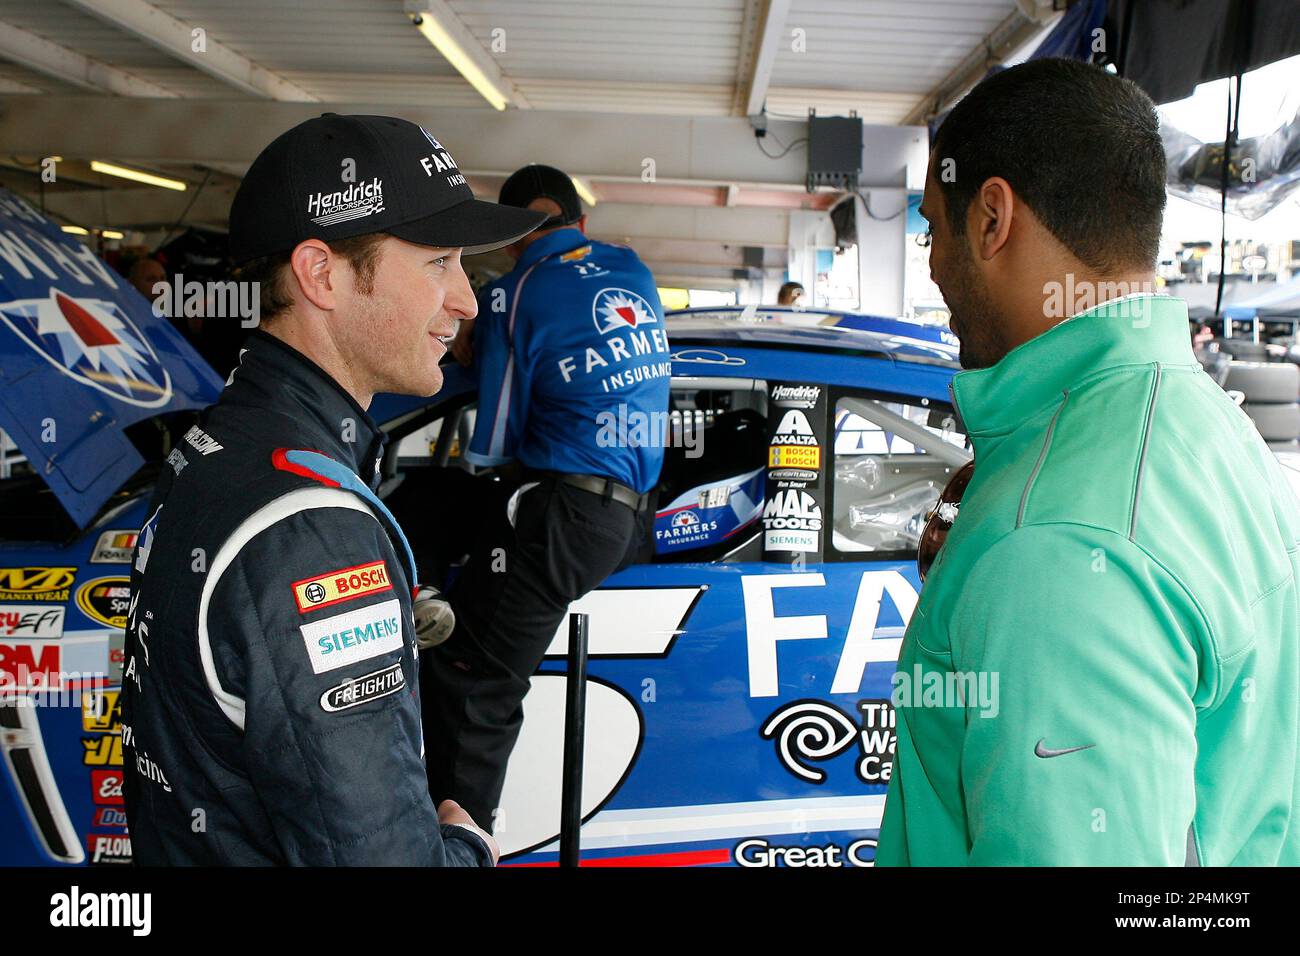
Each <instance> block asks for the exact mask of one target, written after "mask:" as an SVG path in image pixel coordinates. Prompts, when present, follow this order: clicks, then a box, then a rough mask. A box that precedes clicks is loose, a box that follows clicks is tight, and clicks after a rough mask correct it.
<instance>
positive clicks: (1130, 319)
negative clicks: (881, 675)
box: [876, 296, 1300, 866]
mask: <svg viewBox="0 0 1300 956" xmlns="http://www.w3.org/2000/svg"><path fill="white" fill-rule="evenodd" d="M953 397H954V401H955V403H956V405H957V408H958V411H959V412H960V414H961V416H962V419H963V421H964V422H965V424H966V428H967V431H968V433H969V434H970V436H971V440H972V443H973V445H974V451H975V473H974V476H973V478H972V479H971V482H970V485H969V487H968V488H967V491H966V495H965V498H964V500H963V501H962V504H961V508H960V511H959V514H958V517H957V520H956V523H955V524H954V526H953V528H952V530H951V532H950V533H949V535H948V539H947V542H946V543H945V544H944V546H943V548H942V550H941V551H940V553H939V556H938V558H937V560H936V561H935V564H934V566H933V567H932V568H931V570H930V573H929V575H928V576H927V579H926V582H925V586H924V588H923V589H922V591H921V596H920V600H919V602H918V604H917V607H916V611H915V613H914V614H913V616H912V619H911V621H910V622H909V624H908V628H907V634H906V636H905V638H904V641H903V647H902V653H901V655H900V658H899V663H898V671H897V672H896V674H895V676H894V703H895V707H896V708H897V721H898V724H897V729H898V743H897V752H896V755H895V759H894V767H893V775H892V779H891V780H890V785H889V796H888V799H887V802H886V804H885V813H884V820H883V822H882V825H881V831H880V839H879V847H878V849H877V854H876V862H877V864H878V865H891V864H892V865H908V864H911V865H938V866H953V865H965V864H970V865H1121V866H1123V865H1141V866H1147V865H1171V866H1172V865H1178V866H1181V865H1183V864H1184V863H1188V864H1198V863H1199V864H1201V865H1212V866H1221V865H1229V864H1238V865H1275V864H1283V865H1292V866H1294V865H1297V864H1300V803H1298V799H1300V798H1298V796H1297V795H1298V794H1300V779H1298V777H1297V768H1298V766H1300V763H1298V761H1297V749H1298V747H1300V744H1298V740H1300V728H1298V727H1297V723H1298V721H1300V617H1298V615H1297V580H1300V578H1298V577H1297V549H1298V542H1300V515H1298V514H1297V506H1296V499H1295V497H1294V495H1293V493H1292V491H1291V488H1290V486H1289V485H1288V483H1287V480H1286V478H1285V477H1284V475H1283V474H1282V470H1281V467H1280V466H1279V465H1278V463H1277V461H1276V460H1275V459H1274V457H1273V455H1272V453H1271V452H1270V451H1269V449H1268V447H1267V446H1266V445H1265V444H1264V442H1263V441H1262V440H1261V439H1260V437H1259V434H1258V433H1257V432H1256V430H1255V428H1254V426H1253V425H1252V423H1251V421H1250V420H1249V418H1247V416H1246V415H1245V414H1244V413H1243V412H1242V411H1241V410H1240V409H1238V408H1237V407H1236V406H1235V405H1234V404H1233V403H1232V401H1231V400H1230V399H1229V398H1228V397H1227V395H1226V394H1225V393H1224V392H1223V391H1222V389H1220V388H1219V387H1218V386H1217V385H1215V383H1214V382H1213V381H1212V380H1211V379H1210V378H1209V377H1208V376H1207V375H1206V374H1205V373H1204V372H1203V371H1202V369H1201V367H1200V365H1199V364H1198V363H1197V362H1196V359H1195V358H1194V356H1193V355H1192V350H1191V344H1190V341H1189V335H1188V325H1187V307H1186V304H1185V303H1183V302H1182V301H1181V300H1178V299H1172V298H1168V297H1164V296H1135V297H1126V298H1124V299H1117V300H1113V301H1111V302H1107V303H1103V304H1102V305H1101V306H1098V307H1097V308H1095V309H1091V310H1089V311H1087V312H1084V313H1081V314H1080V315H1077V316H1075V317H1073V318H1070V319H1068V320H1066V321H1064V322H1062V323H1061V324H1059V325H1057V326H1055V327H1054V328H1052V329H1050V330H1049V331H1047V332H1046V333H1044V334H1042V335H1040V336H1038V337H1037V338H1035V339H1032V340H1030V341H1029V342H1026V343H1024V344H1023V345H1021V346H1019V347H1018V348H1016V349H1015V350H1013V351H1012V352H1010V353H1009V354H1008V355H1007V356H1006V357H1005V358H1003V359H1002V361H1000V362H999V363H998V364H997V365H995V366H993V367H992V368H988V369H980V370H977V371H971V372H964V373H961V374H959V375H957V376H956V377H955V378H954V380H953Z"/></svg>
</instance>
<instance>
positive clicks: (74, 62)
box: [0, 23, 177, 102]
mask: <svg viewBox="0 0 1300 956" xmlns="http://www.w3.org/2000/svg"><path fill="white" fill-rule="evenodd" d="M0 56H3V57H4V58H5V59H8V60H13V61H14V62H15V63H17V64H19V65H20V66H25V67H27V69H29V70H34V71H36V72H37V73H42V74H44V75H46V76H50V77H53V78H54V79H56V80H61V81H62V82H64V83H71V84H73V85H74V86H80V87H81V88H82V89H86V90H94V91H96V92H99V93H114V94H116V95H117V96H138V97H157V98H159V99H175V98H176V96H177V94H176V93H174V92H172V91H171V90H167V89H163V87H161V86H158V85H157V84H156V83H150V82H149V81H148V80H144V79H141V78H140V77H138V76H132V75H131V74H130V73H126V72H124V71H123V70H119V69H118V68H117V67H113V66H109V65H108V64H106V63H100V62H99V61H98V60H92V59H90V58H89V57H85V56H82V55H81V54H80V53H77V52H76V51H75V50H69V49H68V48H67V47H63V46H59V45H58V44H57V43H51V42H50V41H49V40H47V39H45V38H44V37H39V36H37V35H36V34H35V33H31V32H30V31H28V30H23V29H21V28H20V27H16V26H14V25H13V24H12V23H0ZM39 99H40V102H44V101H45V97H40V98H39Z"/></svg>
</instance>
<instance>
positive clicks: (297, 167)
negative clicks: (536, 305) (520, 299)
mask: <svg viewBox="0 0 1300 956" xmlns="http://www.w3.org/2000/svg"><path fill="white" fill-rule="evenodd" d="M545 219H546V214H545V213H541V212H535V211H532V210H528V209H518V208H515V207H513V206H509V205H499V204H497V203H491V202H483V201H482V200H479V199H475V198H474V193H473V191H472V190H471V189H470V187H469V184H468V183H466V182H465V177H464V175H463V174H462V173H461V171H460V169H458V168H457V166H456V161H455V160H454V159H453V158H452V157H451V154H450V153H449V152H448V151H447V149H446V148H445V147H444V146H443V145H442V143H440V142H438V140H436V139H434V137H433V136H432V135H430V134H429V132H428V131H427V130H425V129H424V127H422V126H417V125H416V124H415V123H411V122H409V121H407V120H404V119H398V118H396V117H393V116H342V115H340V114H338V113H326V114H324V115H323V116H319V117H317V118H315V119H309V120H307V121H306V122H305V123H300V124H298V125H297V126H295V127H294V128H293V129H291V130H289V131H288V132H287V133H283V134H281V135H280V136H278V137H277V138H276V139H275V140H274V142H272V143H271V145H270V146H268V147H266V149H264V150H262V152H261V154H260V155H259V156H258V157H257V159H255V160H253V165H252V166H250V167H249V170H248V173H247V175H245V176H244V181H243V182H242V183H240V186H239V191H238V192H237V193H235V200H234V202H233V203H232V204H231V206H230V256H231V258H232V259H234V260H235V261H236V262H247V261H248V260H250V259H256V258H259V257H261V256H268V255H273V254H274V253H278V252H288V251H289V250H290V249H292V248H293V247H294V246H296V245H298V243H300V242H302V241H303V240H304V239H320V240H322V241H323V242H329V241H330V240H331V239H348V238H350V237H352V236H361V235H365V234H367V233H372V232H386V233H389V234H390V235H394V236H397V237H398V238H399V239H405V240H407V241H408V242H416V243H420V244H421V245H426V246H439V247H444V248H449V249H457V248H458V249H463V250H464V254H465V255H473V254H474V253H476V252H488V251H490V250H492V249H498V248H500V247H501V246H505V245H509V244H510V243H512V242H514V241H516V240H517V239H521V238H522V237H524V236H526V235H528V233H530V232H532V231H533V230H534V229H536V228H537V227H538V226H539V225H541V223H542V221H543V220H545Z"/></svg>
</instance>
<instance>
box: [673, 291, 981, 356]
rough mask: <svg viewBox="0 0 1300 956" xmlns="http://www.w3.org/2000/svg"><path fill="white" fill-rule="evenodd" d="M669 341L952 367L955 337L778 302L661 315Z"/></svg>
mask: <svg viewBox="0 0 1300 956" xmlns="http://www.w3.org/2000/svg"><path fill="white" fill-rule="evenodd" d="M666 323H667V328H668V336H669V340H670V341H671V342H672V343H673V344H674V352H676V351H677V348H676V346H677V345H678V344H680V343H684V342H712V343H716V344H735V345H749V346H756V347H762V346H788V347H791V348H796V349H803V350H812V351H820V352H826V351H834V352H840V353H849V354H854V353H856V354H858V355H860V356H864V357H872V358H887V359H890V360H892V361H894V362H911V363H916V364H920V365H935V366H940V367H945V368H950V369H952V370H953V371H956V370H957V369H959V368H960V366H959V364H958V362H957V351H958V342H957V337H956V336H954V335H953V334H952V332H950V331H948V329H946V328H940V327H937V326H933V325H923V324H921V323H919V322H910V321H908V320H906V319H897V318H889V317H886V316H879V315H869V314H865V313H856V312H840V311H833V310H825V309H797V308H789V307H783V306H727V307H721V308H709V309H681V310H678V311H674V312H669V313H668V314H667V316H666Z"/></svg>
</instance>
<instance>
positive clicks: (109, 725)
mask: <svg viewBox="0 0 1300 956" xmlns="http://www.w3.org/2000/svg"><path fill="white" fill-rule="evenodd" d="M120 696H121V691H117V690H92V691H87V692H86V693H84V694H82V695H81V729H82V730H84V731H86V732H87V733H92V734H116V733H121V731H122V704H121V701H120V700H119V698H120Z"/></svg>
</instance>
